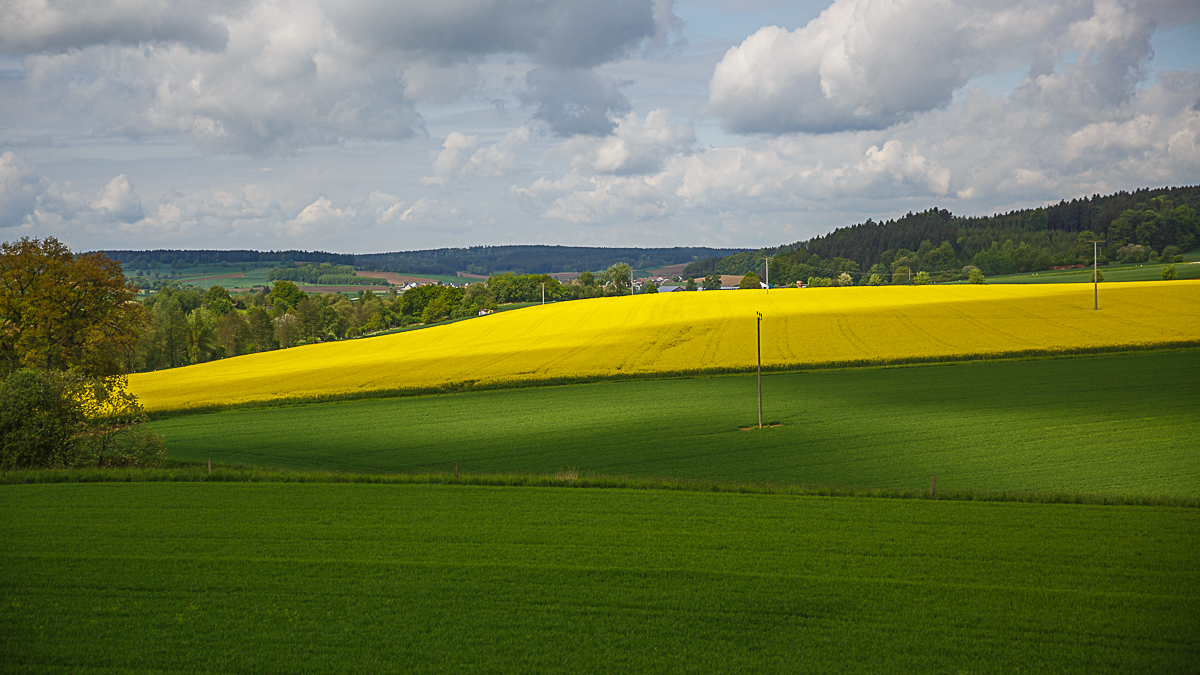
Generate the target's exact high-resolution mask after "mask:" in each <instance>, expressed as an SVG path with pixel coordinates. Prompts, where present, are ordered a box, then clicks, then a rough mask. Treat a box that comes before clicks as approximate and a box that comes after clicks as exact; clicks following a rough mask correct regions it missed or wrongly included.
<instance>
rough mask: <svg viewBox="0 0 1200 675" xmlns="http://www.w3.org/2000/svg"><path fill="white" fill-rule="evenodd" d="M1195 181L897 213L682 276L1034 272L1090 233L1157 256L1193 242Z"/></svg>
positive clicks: (937, 276) (1114, 254) (1198, 233)
mask: <svg viewBox="0 0 1200 675" xmlns="http://www.w3.org/2000/svg"><path fill="white" fill-rule="evenodd" d="M1197 208H1200V187H1181V188H1160V189H1145V190H1138V191H1136V192H1133V193H1128V192H1118V193H1115V194H1113V195H1109V196H1107V197H1101V196H1099V195H1095V196H1093V197H1090V198H1083V199H1076V200H1072V201H1070V202H1067V201H1063V202H1060V203H1059V204H1057V205H1053V206H1049V207H1045V208H1038V209H1026V210H1021V211H1013V212H1010V213H1006V214H998V215H995V216H989V217H960V216H954V215H953V214H951V213H950V212H949V211H947V210H944V209H936V208H934V209H930V210H928V211H923V212H921V213H909V214H907V215H905V216H904V217H902V218H899V219H896V220H888V221H886V222H875V221H873V220H870V219H868V220H867V221H866V222H864V223H860V224H858V225H853V226H851V227H846V228H839V229H837V230H834V231H833V232H830V233H829V234H827V235H823V236H820V237H814V238H813V239H810V240H808V241H803V242H797V243H795V244H791V245H784V246H779V247H775V248H766V249H761V250H758V251H745V252H742V253H738V254H734V255H731V256H724V257H712V258H708V259H705V260H702V261H698V262H696V263H694V264H692V265H689V266H688V267H687V268H686V269H685V271H684V275H685V276H690V277H699V276H704V275H707V274H745V273H747V272H751V271H754V272H756V273H757V274H760V275H762V274H764V272H765V266H766V263H765V259H766V258H768V257H770V258H772V261H771V263H770V264H771V281H772V283H773V284H774V283H784V284H787V283H793V282H795V281H804V280H807V279H808V278H809V277H812V278H814V279H817V280H821V279H836V278H837V277H838V276H839V275H841V274H843V273H845V274H849V275H850V277H851V278H852V279H853V282H854V283H856V284H866V283H870V281H871V278H872V277H873V276H875V275H878V276H879V277H880V280H881V281H882V282H883V283H908V282H910V281H912V280H914V279H916V276H917V274H918V273H920V272H925V273H926V274H928V275H929V276H930V278H931V279H932V280H934V281H948V280H952V279H965V278H967V277H968V276H969V275H970V273H971V270H972V269H979V270H981V271H982V272H983V273H985V274H988V275H993V274H1011V273H1015V272H1034V271H1039V270H1046V269H1050V268H1052V267H1056V266H1069V265H1080V264H1090V263H1091V262H1092V253H1093V251H1092V244H1091V243H1090V240H1093V239H1095V240H1103V241H1104V243H1103V244H1102V245H1101V246H1100V247H1099V263H1100V264H1109V263H1111V262H1120V263H1131V262H1165V263H1171V262H1174V261H1175V259H1176V258H1177V257H1178V256H1179V255H1180V254H1182V253H1184V252H1186V251H1190V250H1193V249H1195V248H1196V247H1197V245H1200V218H1198V217H1197V213H1196V209H1197Z"/></svg>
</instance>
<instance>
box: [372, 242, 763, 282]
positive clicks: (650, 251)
mask: <svg viewBox="0 0 1200 675" xmlns="http://www.w3.org/2000/svg"><path fill="white" fill-rule="evenodd" d="M743 250H745V249H740V248H726V249H716V248H691V247H688V248H684V247H676V248H597V247H585V246H472V247H470V248H439V249H434V250H429V251H400V252H398V253H372V254H368V255H356V256H354V260H355V263H354V264H355V265H358V266H360V267H364V268H366V269H373V270H381V271H384V272H409V273H416V274H454V273H455V272H467V273H469V274H483V275H488V274H494V273H500V272H513V273H514V274H551V273H554V272H586V271H596V270H604V269H608V268H609V267H612V266H613V265H616V264H618V263H625V264H627V265H629V266H630V267H633V268H634V269H653V268H656V267H666V266H667V265H679V264H682V263H690V262H694V261H696V260H701V259H704V258H710V257H714V256H715V257H720V256H726V255H729V254H731V253H737V252H739V251H743Z"/></svg>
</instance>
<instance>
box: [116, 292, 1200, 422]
mask: <svg viewBox="0 0 1200 675" xmlns="http://www.w3.org/2000/svg"><path fill="white" fill-rule="evenodd" d="M1080 292H1081V291H1080V289H1077V288H1073V287H1072V286H1071V285H1070V284H1043V285H1023V286H1022V285H1003V284H989V285H988V286H986V287H985V288H981V289H976V288H971V287H968V286H965V285H957V286H956V285H939V286H937V287H936V288H931V289H917V288H909V287H904V286H889V287H885V288H877V289H870V290H868V289H866V288H845V289H841V290H840V291H839V292H838V293H820V292H812V291H808V290H799V289H787V288H784V289H780V290H779V292H778V293H771V294H770V295H768V296H762V295H759V294H753V293H749V294H746V293H732V292H705V293H673V294H670V295H667V296H664V297H662V298H658V300H657V301H655V302H627V301H620V300H618V299H617V298H609V299H598V300H594V301H589V302H565V303H558V304H554V305H547V306H545V307H532V308H527V309H521V310H516V311H510V312H502V313H499V314H497V315H495V316H492V317H489V318H488V320H487V321H486V322H480V321H474V320H470V321H463V322H460V323H456V324H452V325H450V326H447V327H445V329H443V330H439V331H426V330H422V331H411V332H404V333H397V334H393V335H385V336H380V337H377V338H373V339H371V340H369V341H356V342H345V343H340V344H330V345H326V346H324V347H323V348H322V351H321V352H320V354H321V357H320V358H313V356H312V355H313V354H314V352H307V353H303V354H295V353H286V352H276V353H272V354H265V355H262V356H260V357H258V358H256V359H254V360H252V361H247V362H243V361H241V360H238V359H226V360H223V361H213V362H209V363H206V364H203V365H202V366H201V367H197V368H189V369H186V370H183V371H160V372H157V373H139V374H136V375H134V376H133V377H132V378H131V382H132V383H133V387H134V391H136V392H137V393H138V394H139V395H140V396H141V397H142V400H143V402H144V403H145V405H146V406H147V408H148V409H150V410H165V409H179V408H185V407H192V406H213V405H229V404H238V403H245V402H249V401H256V400H258V401H261V400H267V399H272V398H279V397H281V396H283V397H294V398H298V399H302V398H305V397H309V396H327V395H330V396H332V395H342V394H346V393H354V394H356V395H364V394H368V393H370V392H371V391H393V392H400V391H408V390H411V391H434V390H439V391H440V390H442V388H444V387H456V386H485V385H488V386H499V385H500V384H502V383H503V384H506V386H514V385H519V384H526V383H536V382H556V381H579V380H581V379H592V378H595V379H602V378H608V377H634V376H650V375H661V374H665V373H688V372H691V373H696V372H713V371H720V372H729V371H736V370H738V369H744V368H750V367H753V364H754V363H755V349H754V344H753V331H747V330H746V329H745V326H743V325H742V323H741V322H740V321H741V318H742V317H746V316H750V317H753V316H754V312H755V311H761V312H762V313H763V314H764V315H766V316H771V317H773V320H775V319H778V320H780V321H784V322H787V323H786V325H789V326H794V327H799V328H794V329H789V330H780V331H766V330H764V334H763V352H762V354H763V363H764V365H766V366H767V367H768V368H802V367H816V365H817V364H826V365H830V364H850V363H888V362H912V361H920V360H936V359H944V358H951V359H961V358H981V357H984V356H988V355H991V356H995V355H1000V354H1005V353H1043V352H1049V353H1054V352H1060V351H1063V350H1094V349H1112V348H1116V347H1118V346H1130V345H1148V344H1158V343H1163V342H1187V341H1195V340H1196V338H1197V336H1198V335H1200V282H1197V281H1179V282H1175V283H1174V284H1122V285H1116V286H1113V287H1112V288H1111V289H1110V290H1109V291H1108V292H1107V297H1108V298H1109V299H1108V300H1107V301H1106V303H1105V304H1106V307H1107V308H1109V309H1111V310H1116V311H1112V312H1102V313H1100V314H1099V315H1097V314H1096V313H1094V312H1091V311H1085V308H1084V307H1083V306H1081V305H1079V304H1078V303H1076V302H1075V300H1073V299H1072V298H1076V297H1077V296H1078V295H1079V294H1080ZM627 300H628V299H627ZM359 302H361V303H362V305H361V307H362V311H364V312H365V311H366V310H368V309H372V308H383V306H384V305H383V302H382V301H379V300H372V301H370V302H367V301H366V300H363V301H359ZM347 304H358V303H347ZM948 304H952V305H953V306H954V307H955V309H956V311H955V312H954V313H953V314H948V313H946V312H945V309H944V308H945V307H946V306H947V305H948ZM339 306H341V305H340V304H339ZM1088 306H1089V307H1090V303H1088ZM356 311H357V308H356ZM1168 315H1169V316H1171V317H1172V321H1170V322H1167V323H1164V322H1163V321H1162V319H1161V317H1162V316H1168ZM846 336H852V339H847V337H846ZM933 336H936V339H934V338H933ZM263 372H269V373H271V376H270V377H269V378H268V377H263V376H262V373H263Z"/></svg>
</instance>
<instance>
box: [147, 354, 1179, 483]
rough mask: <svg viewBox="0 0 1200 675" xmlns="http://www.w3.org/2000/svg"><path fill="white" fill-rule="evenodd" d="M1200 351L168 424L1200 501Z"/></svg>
mask: <svg viewBox="0 0 1200 675" xmlns="http://www.w3.org/2000/svg"><path fill="white" fill-rule="evenodd" d="M1197 381H1200V350H1192V351H1181V352H1148V353H1138V354H1129V355H1113V356H1096V357H1079V358H1069V359H1047V360H1035V361H1005V362H975V363H965V364H946V365H931V366H913V367H904V368H882V369H853V370H841V371H825V372H809V373H788V374H774V375H768V376H766V377H764V378H763V397H764V409H765V417H766V419H767V420H768V421H777V422H781V423H782V425H783V426H780V427H774V428H768V429H764V430H761V431H758V430H754V431H741V430H739V427H743V426H749V425H754V424H756V422H757V409H756V398H755V396H756V394H755V379H754V377H753V376H726V377H709V378H696V379H679V380H645V381H634V382H623V383H601V384H589V385H572V386H561V387H542V388H528V389H511V390H499V391H484V392H471V393H464V394H454V395H447V396H427V397H410V398H401V399H381V400H366V401H353V402H345V403H337V404H324V405H310V406H293V407H282V408H258V409H246V410H235V411H228V412H221V413H215V414H206V415H187V416H180V417H174V418H169V419H164V420H160V421H157V422H154V423H153V427H154V429H155V430H156V431H158V432H159V433H162V434H164V435H165V437H166V447H167V451H168V457H170V458H172V459H176V460H192V461H205V460H208V459H211V460H213V461H214V462H216V463H218V464H232V465H250V466H267V467H282V468H289V469H328V470H334V471H367V472H427V471H451V470H453V463H454V462H458V463H459V465H460V467H461V469H462V470H463V471H466V472H476V473H552V472H554V471H557V470H559V469H565V468H575V469H577V470H579V471H581V472H582V473H584V474H587V473H595V474H600V475H609V476H640V477H678V478H687V479H703V480H715V481H743V482H762V483H775V484H817V485H856V486H869V487H897V488H921V487H922V486H924V487H925V488H928V485H929V482H930V479H931V477H932V476H934V475H936V476H937V477H938V485H939V487H942V488H945V489H956V490H985V491H987V490H1021V491H1051V492H1075V493H1090V494H1116V495H1132V494H1150V495H1173V496H1185V497H1196V496H1200V454H1198V453H1197V452H1196V450H1197V448H1198V447H1200V446H1198V441H1197V439H1200V415H1197V414H1196V411H1197V410H1200V387H1197V386H1196V382H1197Z"/></svg>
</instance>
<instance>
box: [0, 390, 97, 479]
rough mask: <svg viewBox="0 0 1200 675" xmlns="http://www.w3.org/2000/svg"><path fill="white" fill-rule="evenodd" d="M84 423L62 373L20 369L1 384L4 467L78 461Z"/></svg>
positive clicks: (0, 466) (51, 465)
mask: <svg viewBox="0 0 1200 675" xmlns="http://www.w3.org/2000/svg"><path fill="white" fill-rule="evenodd" d="M83 427H84V417H83V411H81V410H80V409H79V406H77V405H75V404H74V403H73V402H72V401H71V399H70V397H69V396H67V394H66V387H65V382H64V378H62V377H61V376H58V375H53V374H47V373H43V372H41V371H37V370H18V371H17V372H15V373H13V374H12V375H9V376H8V378H7V379H6V380H4V382H3V383H0V469H6V470H7V469H26V468H34V467H46V468H57V467H64V466H73V465H74V464H75V458H76V457H75V456H76V452H75V435H76V434H78V433H79V432H80V431H81V430H82V429H83Z"/></svg>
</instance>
